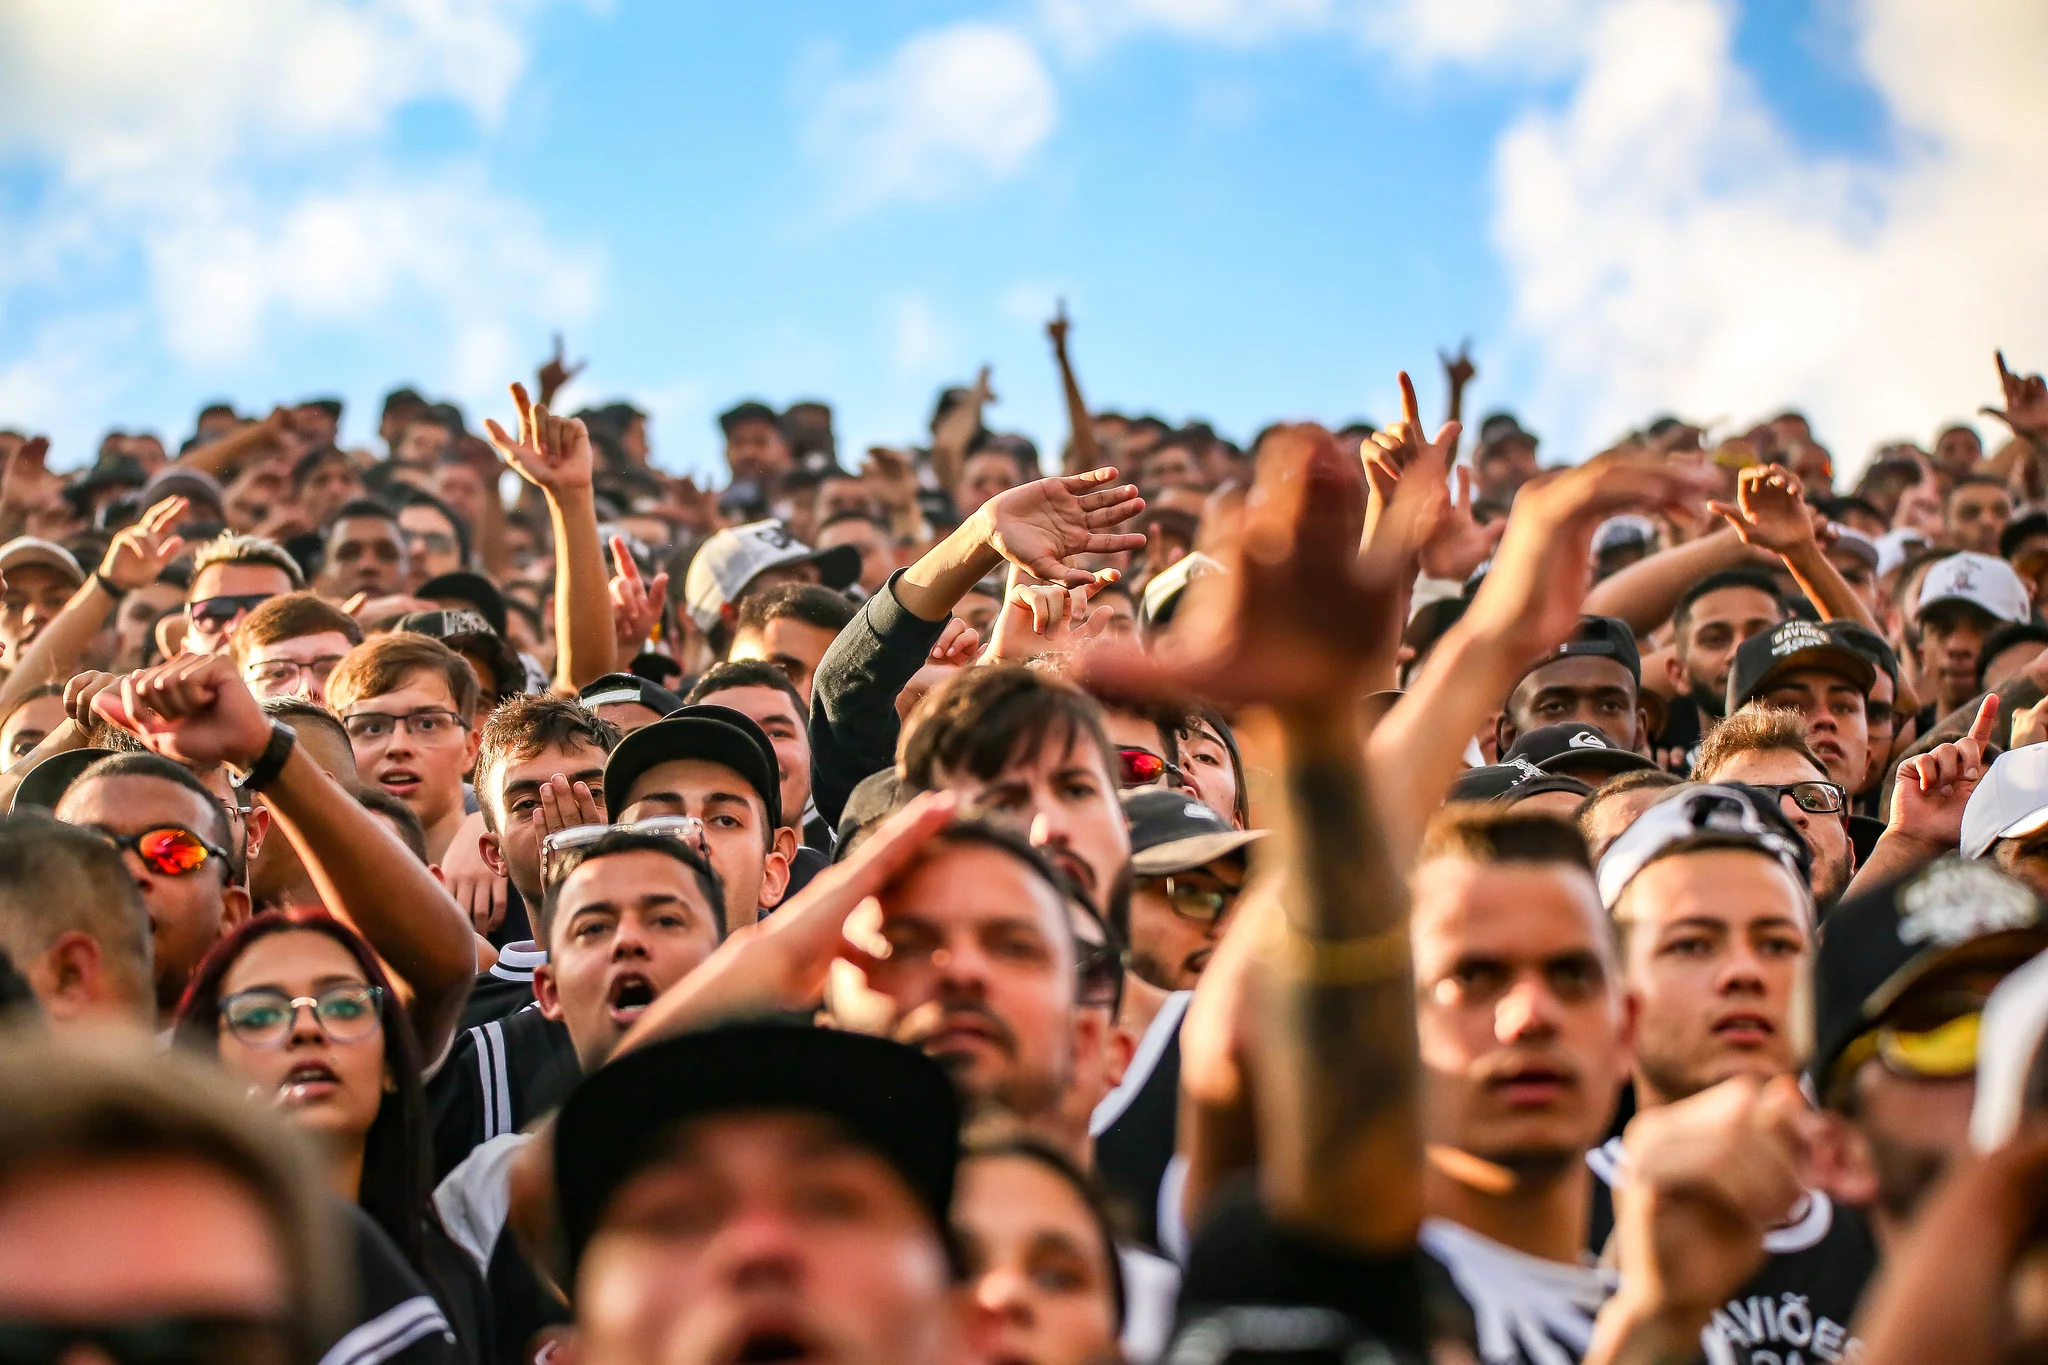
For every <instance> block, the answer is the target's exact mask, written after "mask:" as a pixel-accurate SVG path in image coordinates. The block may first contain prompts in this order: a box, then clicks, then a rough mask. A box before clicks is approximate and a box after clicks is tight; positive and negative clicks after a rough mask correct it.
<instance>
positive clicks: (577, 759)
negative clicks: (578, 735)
mask: <svg viewBox="0 0 2048 1365" xmlns="http://www.w3.org/2000/svg"><path fill="white" fill-rule="evenodd" d="M604 758H605V754H604V750H602V749H600V748H598V747H597V746H596V745H595V744H546V745H543V746H541V747H540V748H539V749H536V750H534V752H533V753H531V754H529V755H527V756H526V757H525V758H508V759H506V760H505V764H504V766H503V767H502V768H501V769H499V772H498V786H499V788H500V789H503V788H506V787H510V786H513V785H515V784H517V783H520V782H545V781H547V780H548V779H549V778H550V777H553V776H554V775H555V774H556V773H566V774H568V775H569V776H570V777H572V778H573V777H574V776H575V775H576V774H577V773H578V772H581V771H584V770H587V769H590V768H603V767H604Z"/></svg>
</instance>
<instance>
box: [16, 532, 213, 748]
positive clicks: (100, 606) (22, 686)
mask: <svg viewBox="0 0 2048 1365" xmlns="http://www.w3.org/2000/svg"><path fill="white" fill-rule="evenodd" d="M184 512H185V500H184V499H183V498H166V499H164V500H163V501H162V502H160V503H158V504H156V506H154V507H152V508H150V509H149V510H148V511H147V512H144V513H143V514H142V519H141V520H140V521H138V522H136V523H135V524H134V525H133V526H129V527H125V528H123V529H122V531H121V532H120V534H118V535H116V536H115V537H114V540H113V543H112V544H111V545H109V546H107V553H106V554H105V555H104V556H103V557H102V558H101V559H100V565H99V568H98V569H97V570H96V571H95V572H94V573H93V574H92V576H91V577H89V578H87V579H86V580H85V582H83V583H81V584H80V585H79V587H78V591H77V592H75V593H73V594H71V600H70V601H68V602H66V603H65V604H64V609H63V610H62V611H60V612H58V613H57V616H56V619H55V620H53V621H51V622H50V624H49V625H48V626H47V627H45V628H44V630H43V632H42V634H40V635H38V636H36V638H35V641H34V643H32V644H30V645H29V647H28V648H27V649H25V650H23V651H22V654H21V662H20V663H19V664H17V665H15V668H14V671H13V672H12V673H9V674H8V675H7V681H6V682H4V683H0V716H5V715H6V714H7V713H8V712H10V711H12V710H13V709H14V708H15V707H16V706H17V705H19V704H20V702H21V699H22V698H23V697H25V696H27V695H28V694H29V693H30V692H32V691H34V690H35V689H36V688H37V687H40V686H41V685H42V684H44V683H46V682H58V681H62V680H68V679H69V678H70V677H71V676H72V674H73V673H75V672H76V671H77V669H78V656H79V654H80V653H81V652H82V651H83V650H84V649H85V647H86V645H87V644H88V643H90V642H91V640H92V637H93V636H94V635H95V634H97V633H98V632H99V629H100V627H101V626H103V625H105V624H106V620H107V613H109V612H111V611H112V610H113V609H114V608H115V606H116V605H118V604H119V603H120V601H121V598H122V597H123V596H124V595H126V594H128V593H131V592H134V591H135V590H136V589H137V588H142V587H147V586H148V585H149V584H151V583H154V582H156V578H157V575H158V574H160V573H162V572H163V571H164V566H165V565H166V564H169V563H170V562H171V561H172V560H173V559H176V558H177V557H178V555H179V553H180V552H181V551H183V550H184V548H185V542H184V539H183V538H182V537H179V536H176V535H173V534H171V530H170V528H171V527H173V526H175V525H176V524H177V521H178V518H179V517H180V516H183V515H184Z"/></svg>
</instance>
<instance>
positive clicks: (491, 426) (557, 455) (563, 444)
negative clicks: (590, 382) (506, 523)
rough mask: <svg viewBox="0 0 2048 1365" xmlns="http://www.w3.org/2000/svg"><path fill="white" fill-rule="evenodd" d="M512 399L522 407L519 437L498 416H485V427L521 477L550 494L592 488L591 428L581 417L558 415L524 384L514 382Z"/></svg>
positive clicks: (506, 460)
mask: <svg viewBox="0 0 2048 1365" xmlns="http://www.w3.org/2000/svg"><path fill="white" fill-rule="evenodd" d="M512 403H513V406H515V407H516V408H518V409H519V439H518V440H516V441H515V440H514V439H512V437H510V436H508V435H506V434H505V428H503V427H501V426H499V425H498V422H497V419H496V418H494V417H486V418H485V419H484V430H485V431H487V432H489V433H490V437H491V444H492V445H494V446H496V447H497V449H498V454H499V456H500V457H502V458H503V459H504V461H505V463H506V464H508V465H510V466H512V468H513V469H515V470H517V471H519V477H521V478H522V479H525V480H526V481H527V482H528V483H530V484H532V485H534V486H535V487H536V488H539V489H540V490H541V491H543V492H545V493H548V494H550V495H559V494H561V493H564V492H567V491H570V490H574V489H588V488H589V487H590V486H591V480H592V477H593V475H594V472H595V470H594V464H593V457H592V454H591V446H590V432H589V430H588V429H587V428H585V427H584V425H583V422H582V420H581V419H580V418H575V417H556V416H555V415H553V414H552V413H550V412H549V411H548V405H547V404H546V403H545V402H541V403H535V402H532V401H531V400H529V399H528V398H527V396H526V386H525V385H524V384H514V385H513V386H512Z"/></svg>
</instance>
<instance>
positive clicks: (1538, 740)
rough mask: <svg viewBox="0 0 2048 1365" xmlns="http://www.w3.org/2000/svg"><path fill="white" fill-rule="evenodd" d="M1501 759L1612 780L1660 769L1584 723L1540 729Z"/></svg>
mask: <svg viewBox="0 0 2048 1365" xmlns="http://www.w3.org/2000/svg"><path fill="white" fill-rule="evenodd" d="M1501 758H1502V761H1503V762H1506V763H1512V762H1513V761H1514V760H1516V759H1518V758H1523V759H1527V760H1528V761H1529V762H1531V763H1533V764H1535V765H1536V766H1537V767H1539V768H1541V769H1543V771H1545V772H1547V773H1549V772H1556V771H1557V770H1558V769H1560V768H1597V769H1599V770H1600V771H1602V772H1604V773H1606V774H1607V775H1608V776H1610V777H1612V776H1613V775H1614V774H1616V773H1628V772H1634V771H1636V770H1637V769H1638V768H1654V767H1656V766H1657V765H1656V764H1655V763H1652V762H1651V761H1650V760H1649V759H1647V758H1644V757H1643V756H1642V755H1641V754H1635V753H1630V752H1629V751H1628V750H1627V749H1624V748H1622V747H1621V746H1620V745H1619V744H1616V743H1615V742H1614V741H1613V740H1611V739H1609V738H1608V737H1607V736H1606V735H1605V734H1604V733H1602V732H1601V731H1600V729H1599V728H1598V727H1597V726H1592V725H1587V724H1585V723H1584V722H1583V721H1570V722H1567V723H1566V724H1563V725H1544V726H1539V727H1538V728H1536V729H1534V730H1531V731H1530V732H1529V733H1528V734H1526V735H1523V736H1522V737H1521V738H1519V739H1517V740H1516V741H1515V742H1514V743H1513V744H1511V745H1509V746H1508V751H1507V753H1505V754H1503V755H1502V756H1501Z"/></svg>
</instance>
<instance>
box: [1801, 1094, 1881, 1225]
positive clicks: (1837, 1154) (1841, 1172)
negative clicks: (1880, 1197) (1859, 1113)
mask: <svg viewBox="0 0 2048 1365" xmlns="http://www.w3.org/2000/svg"><path fill="white" fill-rule="evenodd" d="M1820 1117H1821V1120H1822V1122H1821V1124H1820V1126H1819V1127H1818V1128H1817V1129H1816V1134H1817V1140H1816V1141H1815V1142H1814V1143H1813V1146H1812V1148H1811V1151H1810V1154H1809V1160H1810V1161H1811V1162H1812V1171H1811V1175H1812V1179H1813V1184H1814V1187H1815V1188H1817V1189H1820V1190H1824V1191H1826V1192H1827V1194H1828V1197H1829V1198H1831V1199H1833V1200H1835V1202H1837V1203H1840V1204H1847V1205H1849V1206H1850V1207H1851V1208H1858V1209H1867V1208H1869V1207H1870V1206H1871V1205H1872V1204H1875V1203H1876V1202H1877V1161H1876V1159H1875V1158H1874V1157H1873V1156H1872V1155H1871V1152H1870V1142H1869V1140H1868V1139H1867V1138H1865V1137H1864V1136H1863V1130H1862V1129H1860V1128H1858V1127H1857V1126H1856V1125H1855V1124H1853V1123H1851V1122H1849V1120H1848V1119H1846V1118H1843V1117H1842V1116H1841V1115H1840V1114H1838V1113H1836V1112H1835V1111H1834V1110H1832V1109H1823V1110H1821V1111H1820Z"/></svg>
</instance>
